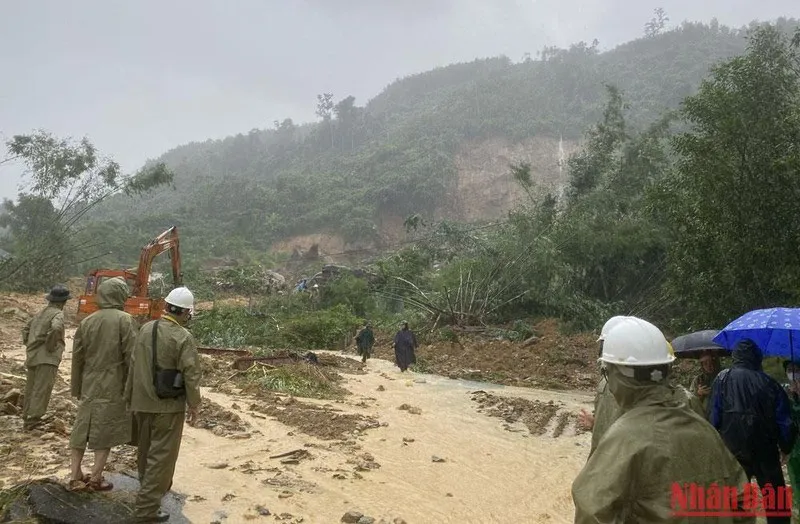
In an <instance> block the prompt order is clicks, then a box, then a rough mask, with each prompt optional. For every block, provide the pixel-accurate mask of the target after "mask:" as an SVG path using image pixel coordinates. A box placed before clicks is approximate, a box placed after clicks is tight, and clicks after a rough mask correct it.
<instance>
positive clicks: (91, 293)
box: [77, 226, 183, 323]
mask: <svg viewBox="0 0 800 524" xmlns="http://www.w3.org/2000/svg"><path fill="white" fill-rule="evenodd" d="M179 246H180V242H179V240H178V230H177V228H176V227H175V226H172V227H171V228H169V229H167V230H166V231H164V232H163V233H161V234H160V235H159V236H157V237H156V238H154V239H153V240H151V241H150V242H148V244H147V245H146V246H144V247H143V248H142V254H141V256H140V257H139V267H138V268H137V269H136V271H135V272H134V271H130V270H127V269H95V270H92V271H91V272H90V273H89V274H88V275H87V277H86V291H85V293H84V294H83V295H81V296H80V297H79V298H78V315H77V319H78V320H82V319H84V318H85V317H87V316H88V315H91V314H92V313H94V312H95V311H97V310H98V309H100V308H99V307H98V305H97V301H96V298H95V294H96V292H97V287H98V286H99V285H100V284H101V283H102V282H103V280H105V279H108V278H114V277H122V278H124V279H125V281H126V282H127V283H128V287H129V288H130V290H131V296H130V297H128V300H127V301H125V312H126V313H130V314H131V315H133V316H134V318H136V320H138V321H139V322H140V323H143V322H147V321H148V320H153V319H156V318H159V317H161V314H162V313H163V311H164V300H163V299H161V298H159V299H153V298H150V295H149V287H150V271H151V270H152V268H153V259H155V258H156V257H157V256H158V255H160V254H161V253H163V252H164V251H169V257H170V259H171V261H172V282H173V285H174V286H175V287H178V286H181V285H182V283H183V274H182V273H181V252H180V247H179Z"/></svg>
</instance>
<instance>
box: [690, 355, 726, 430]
mask: <svg viewBox="0 0 800 524" xmlns="http://www.w3.org/2000/svg"><path fill="white" fill-rule="evenodd" d="M721 369H722V365H721V364H720V359H719V357H718V356H716V355H714V354H713V353H711V352H705V353H704V354H703V355H702V356H701V357H700V372H699V373H698V374H697V375H696V376H695V377H694V378H693V379H692V383H691V384H690V385H689V391H690V392H691V393H692V395H694V397H695V399H694V400H695V402H697V404H698V406H699V407H700V409H701V410H702V411H703V413H705V414H706V415H705V416H706V418H708V399H709V397H710V396H711V385H712V384H713V383H714V379H715V378H717V375H719V372H720V370H721Z"/></svg>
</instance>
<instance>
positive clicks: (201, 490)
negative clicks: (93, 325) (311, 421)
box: [60, 340, 592, 524]
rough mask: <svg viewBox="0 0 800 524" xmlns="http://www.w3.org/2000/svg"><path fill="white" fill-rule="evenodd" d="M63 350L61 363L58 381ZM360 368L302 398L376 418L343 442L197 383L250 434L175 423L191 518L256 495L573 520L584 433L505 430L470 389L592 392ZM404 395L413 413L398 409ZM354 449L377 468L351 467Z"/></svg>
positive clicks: (300, 513)
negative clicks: (336, 392) (341, 386)
mask: <svg viewBox="0 0 800 524" xmlns="http://www.w3.org/2000/svg"><path fill="white" fill-rule="evenodd" d="M69 343H71V340H68V344H69ZM70 349H71V348H69V347H68V351H67V353H66V354H65V361H64V362H63V363H62V365H61V368H60V371H61V373H62V374H63V375H64V376H65V378H67V379H68V375H69V369H70V355H71V353H70V351H69V350H70ZM367 371H368V373H367V374H365V375H344V377H345V379H346V384H345V387H346V388H347V389H349V390H350V391H351V392H352V393H353V395H351V396H349V397H348V398H346V399H345V400H344V401H339V402H331V401H328V402H324V401H311V402H315V403H317V404H330V405H331V406H332V407H333V408H335V409H340V410H343V411H345V412H350V413H360V414H364V415H370V416H373V417H376V418H377V419H378V420H379V421H380V422H382V423H384V424H385V426H382V427H379V428H374V429H369V430H366V431H365V432H363V433H361V434H359V435H354V436H353V439H352V445H351V446H344V445H341V444H340V443H338V441H321V440H318V439H316V438H313V437H310V436H307V435H304V434H302V433H300V432H299V431H297V430H296V429H295V428H292V427H289V426H286V425H283V424H281V423H278V422H276V421H274V420H272V419H270V418H269V417H264V416H263V415H259V414H257V413H254V412H251V411H250V410H249V409H248V407H249V406H250V404H251V402H252V401H251V400H248V399H243V398H240V397H237V396H235V395H234V396H231V395H228V394H223V393H219V392H216V391H211V390H208V389H206V388H204V389H203V394H204V395H205V396H207V397H208V398H209V399H210V400H212V401H214V402H216V403H218V404H220V405H221V406H224V407H226V408H228V409H231V410H232V411H234V412H236V413H237V414H238V415H239V416H240V417H241V418H242V419H243V420H244V421H246V422H247V423H249V424H250V425H251V426H252V434H251V437H250V438H249V439H244V440H235V439H231V438H226V437H219V436H215V435H214V434H212V433H211V432H210V431H208V430H204V429H199V428H193V427H188V426H187V427H186V429H185V431H184V439H183V443H182V446H181V453H180V457H179V459H178V464H177V470H176V474H175V479H174V486H173V490H174V491H176V492H178V493H180V494H183V495H185V496H186V497H187V498H186V503H185V506H184V508H183V513H184V515H185V516H186V517H187V518H188V519H190V520H191V522H196V523H207V522H212V521H215V520H217V521H220V522H224V523H240V522H249V521H250V520H251V519H255V518H259V519H261V518H263V517H257V515H258V513H257V511H256V509H255V507H256V505H260V506H262V507H265V508H268V509H269V511H270V512H271V513H272V514H273V515H280V514H282V513H286V514H291V515H292V516H293V517H294V518H288V516H287V519H286V520H282V522H297V521H299V520H298V519H299V518H302V519H303V522H304V523H309V522H313V523H331V522H339V520H340V518H341V516H342V515H343V514H344V513H345V512H346V511H348V510H357V511H360V512H361V513H364V514H365V515H369V516H372V517H374V518H375V519H376V521H380V520H381V519H385V521H386V522H392V520H393V519H395V518H397V517H399V518H402V519H404V520H405V521H406V522H407V523H409V524H416V523H448V522H454V523H455V522H458V523H465V522H475V523H487V522H532V523H534V522H547V523H567V522H572V518H573V506H572V500H571V496H570V487H571V484H572V480H573V479H574V478H575V476H576V474H577V473H578V471H579V470H580V468H581V467H582V465H583V463H584V462H585V460H586V456H587V453H588V448H589V440H590V437H589V435H588V434H583V435H578V436H575V435H574V434H573V432H571V431H569V430H568V431H566V432H565V433H564V434H563V435H562V436H560V437H558V438H553V437H551V436H549V434H546V435H544V436H540V437H536V436H530V435H529V434H528V432H527V431H524V430H522V429H521V428H522V426H520V427H519V428H516V427H515V428H512V429H515V430H514V431H508V430H507V429H504V422H503V421H502V420H500V419H498V418H495V417H489V416H487V415H484V414H481V413H479V412H478V411H477V410H476V405H475V403H474V402H473V401H472V400H471V397H470V393H471V392H472V391H476V390H483V391H486V392H491V393H492V394H494V395H501V396H502V395H508V396H515V397H522V398H526V399H531V400H540V401H550V400H553V401H555V402H557V403H562V404H563V409H564V410H567V411H571V412H578V411H580V408H581V407H586V408H590V407H591V406H590V403H591V400H592V399H591V397H589V396H587V395H585V394H579V393H574V394H573V393H559V392H550V391H537V390H531V389H525V388H514V387H503V386H494V385H491V384H485V383H475V382H468V381H461V380H451V379H447V378H443V377H438V376H432V375H423V374H416V373H415V374H411V373H404V374H401V373H400V372H399V370H397V368H395V367H394V366H393V365H392V364H391V363H389V362H386V361H382V360H370V361H369V362H368V365H367ZM379 386H382V390H379ZM234 404H236V406H234ZM403 404H408V405H410V406H412V407H414V408H418V409H419V410H420V413H419V414H414V413H412V412H409V411H408V410H400V409H398V407H399V406H401V405H403ZM237 408H239V409H237ZM404 439H405V440H406V441H408V442H404ZM295 449H305V450H306V451H308V452H309V453H310V455H311V456H310V457H309V458H307V459H303V460H300V462H299V464H291V465H287V464H281V463H280V462H281V461H280V459H270V458H269V457H270V456H271V455H277V454H280V453H284V452H287V451H291V450H295ZM365 453H368V454H369V455H371V457H372V458H373V459H374V463H377V464H379V465H380V467H377V469H371V468H367V469H366V470H363V469H362V470H356V466H357V464H358V463H359V462H361V463H362V464H363V463H364V454H365ZM433 456H436V457H440V458H441V459H444V462H434V461H433V460H432V457H433ZM87 458H89V457H87ZM222 464H227V466H225V467H223V468H221V469H212V468H210V467H209V466H214V467H215V468H216V467H219V466H221V465H222ZM368 466H369V463H368ZM373 467H374V466H373ZM63 473H64V476H66V471H64V472H63ZM335 476H336V477H339V478H336V477H335ZM265 481H266V482H265ZM272 518H273V517H268V519H269V520H272Z"/></svg>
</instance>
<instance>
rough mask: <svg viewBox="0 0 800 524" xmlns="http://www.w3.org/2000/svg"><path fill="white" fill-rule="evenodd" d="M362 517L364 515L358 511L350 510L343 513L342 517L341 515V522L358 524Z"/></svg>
mask: <svg viewBox="0 0 800 524" xmlns="http://www.w3.org/2000/svg"><path fill="white" fill-rule="evenodd" d="M363 516H364V514H363V513H361V512H360V511H352V510H351V511H348V512H347V513H345V514H344V515H342V520H341V522H344V523H346V524H358V521H359V520H360V519H361V517H363Z"/></svg>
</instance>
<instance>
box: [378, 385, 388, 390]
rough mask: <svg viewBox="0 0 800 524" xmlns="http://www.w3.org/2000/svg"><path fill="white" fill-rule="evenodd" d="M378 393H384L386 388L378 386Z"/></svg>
mask: <svg viewBox="0 0 800 524" xmlns="http://www.w3.org/2000/svg"><path fill="white" fill-rule="evenodd" d="M378 391H386V388H385V387H383V385H380V386H378Z"/></svg>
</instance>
